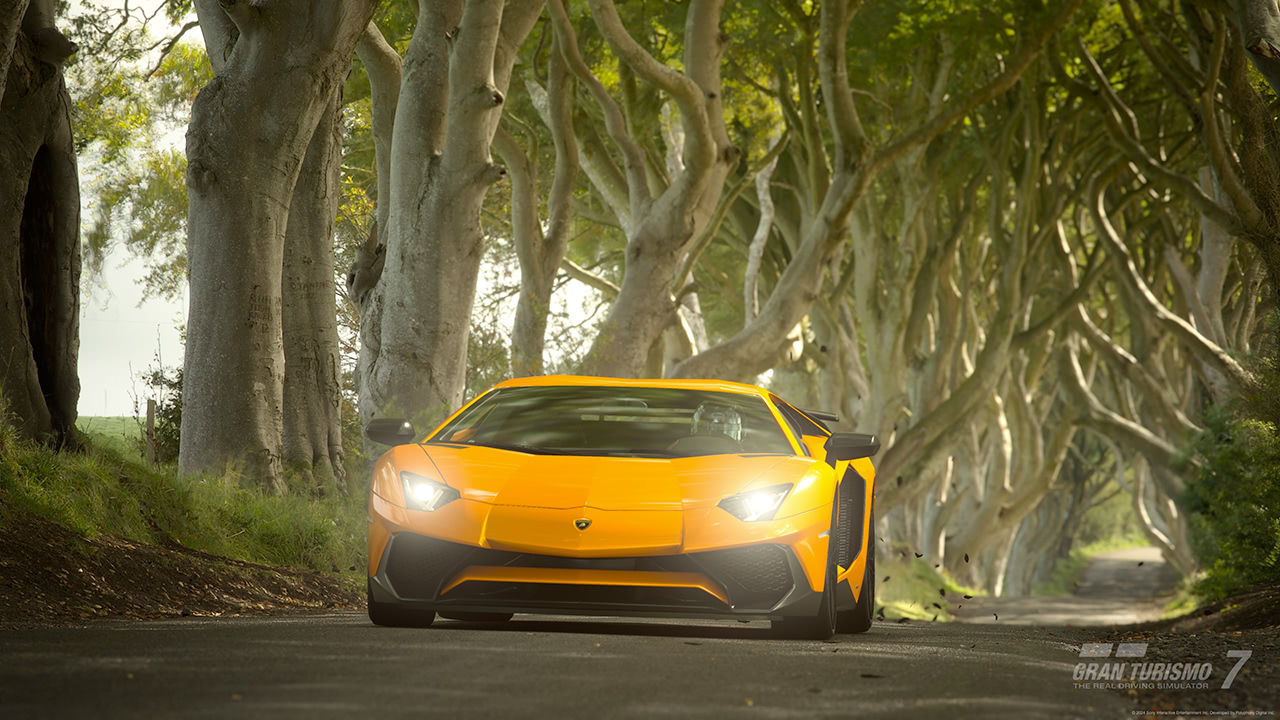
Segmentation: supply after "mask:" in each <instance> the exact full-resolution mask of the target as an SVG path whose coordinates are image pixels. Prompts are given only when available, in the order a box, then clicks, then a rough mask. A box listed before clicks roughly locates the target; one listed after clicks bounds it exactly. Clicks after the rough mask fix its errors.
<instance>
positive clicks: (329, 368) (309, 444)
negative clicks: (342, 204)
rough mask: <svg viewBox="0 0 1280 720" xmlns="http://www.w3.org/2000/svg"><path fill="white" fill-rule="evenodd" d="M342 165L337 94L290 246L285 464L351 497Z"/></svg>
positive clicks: (303, 189) (293, 221) (289, 232)
mask: <svg viewBox="0 0 1280 720" xmlns="http://www.w3.org/2000/svg"><path fill="white" fill-rule="evenodd" d="M341 164H342V92H341V89H339V90H337V91H336V92H334V93H333V94H332V95H331V97H330V100H329V106H328V108H326V109H325V112H324V115H322V116H321V118H320V123H319V125H317V126H316V131H315V134H314V135H313V136H312V137H311V144H310V145H309V146H308V147H307V155H306V158H305V159H304V160H303V162H302V171H301V174H300V175H299V176H298V183H297V185H295V186H294V190H293V204H292V205H291V206H290V207H289V226H288V228H287V229H286V231H285V241H284V272H283V285H284V304H283V312H282V317H281V324H282V337H283V341H284V396H283V397H284V423H283V429H284V434H283V451H284V463H285V467H286V468H289V469H292V470H294V471H295V472H297V473H299V474H300V475H301V476H302V478H303V481H304V486H305V487H307V488H309V489H311V490H312V491H313V492H315V491H321V492H324V491H330V490H337V491H338V492H343V493H345V492H346V469H345V468H344V466H343V464H342V455H343V452H342V367H341V363H340V361H339V359H340V351H339V349H338V318H337V312H336V308H335V304H334V298H335V297H336V288H335V287H334V280H333V277H334V276H333V225H334V220H335V218H336V217H337V214H338V204H339V196H340V192H341V191H340V188H339V181H340V178H339V172H338V171H339V170H340V168H341Z"/></svg>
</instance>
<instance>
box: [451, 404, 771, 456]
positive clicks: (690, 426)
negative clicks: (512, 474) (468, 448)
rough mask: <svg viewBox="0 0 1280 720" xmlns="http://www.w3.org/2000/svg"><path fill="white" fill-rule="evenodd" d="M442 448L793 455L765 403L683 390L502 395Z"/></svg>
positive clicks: (474, 411) (464, 421) (467, 415)
mask: <svg viewBox="0 0 1280 720" xmlns="http://www.w3.org/2000/svg"><path fill="white" fill-rule="evenodd" d="M442 441H445V442H457V443H466V444H474V445H488V446H491V447H498V448H504V449H508V450H517V451H520V452H529V453H542V454H563V455H610V456H619V457H692V456H695V455H721V454H732V453H783V454H786V455H793V454H795V453H794V451H793V450H792V448H791V444H790V443H789V442H788V441H787V438H786V435H784V434H783V432H782V428H781V427H779V425H778V422H777V420H776V419H775V418H774V416H773V414H772V413H770V412H769V408H768V406H766V405H765V402H764V400H763V399H762V398H760V397H757V396H754V395H742V394H739V393H726V392H712V391H706V390H683V389H678V388H646V387H515V388H502V389H500V390H495V391H493V392H491V393H489V394H488V395H486V396H484V397H482V398H481V399H480V400H479V401H477V402H476V403H475V404H473V405H472V406H471V407H469V408H467V410H466V411H465V412H463V413H462V414H461V415H459V416H458V417H457V418H455V419H454V420H453V421H452V422H450V423H449V424H448V425H446V426H445V427H443V428H441V429H440V431H439V432H437V433H436V434H435V435H433V436H432V437H431V439H430V440H428V442H442Z"/></svg>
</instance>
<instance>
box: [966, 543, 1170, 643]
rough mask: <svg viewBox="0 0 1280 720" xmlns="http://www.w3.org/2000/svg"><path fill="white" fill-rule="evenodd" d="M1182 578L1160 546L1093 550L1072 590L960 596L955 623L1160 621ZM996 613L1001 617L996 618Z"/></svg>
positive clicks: (1082, 624)
mask: <svg viewBox="0 0 1280 720" xmlns="http://www.w3.org/2000/svg"><path fill="white" fill-rule="evenodd" d="M1177 582H1178V574H1177V572H1175V571H1174V570H1173V568H1171V567H1169V566H1168V565H1167V564H1166V563H1165V561H1164V557H1163V556H1162V555H1161V554H1160V550H1159V549H1157V548H1153V547H1136V548H1127V549H1125V550H1110V551H1107V552H1103V553H1099V554H1097V555H1095V556H1094V557H1093V558H1092V560H1091V561H1090V563H1089V565H1088V566H1087V567H1085V569H1084V571H1083V572H1082V573H1080V580H1079V584H1078V585H1077V586H1076V591H1075V594H1074V595H1069V596H1064V597H1045V596H1030V597H1027V596H1024V597H1012V598H1004V597H978V598H973V599H972V600H956V601H955V602H958V603H961V604H962V605H963V607H961V608H959V609H957V610H952V615H953V616H954V617H955V619H956V622H962V623H999V624H1003V625H1070V626H1075V627H1104V626H1114V625H1130V624H1134V623H1140V622H1147V621H1149V620H1158V619H1160V617H1161V615H1163V613H1164V604H1165V602H1166V601H1168V599H1169V598H1168V595H1169V594H1170V593H1172V592H1173V590H1174V588H1175V587H1176V585H1177ZM997 618H998V619H997Z"/></svg>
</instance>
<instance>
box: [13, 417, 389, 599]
mask: <svg viewBox="0 0 1280 720" xmlns="http://www.w3.org/2000/svg"><path fill="white" fill-rule="evenodd" d="M80 428H81V430H82V431H83V433H84V438H85V441H86V445H87V447H86V449H85V451H84V452H80V453H70V452H68V453H59V452H54V451H51V450H49V449H47V448H45V447H42V446H39V445H37V444H35V443H30V442H26V441H23V440H22V439H20V438H19V437H18V436H17V434H16V433H15V432H14V431H13V430H12V429H11V428H9V427H8V426H6V425H4V424H3V423H0V497H2V498H3V500H2V501H0V523H6V522H10V521H12V520H14V519H16V517H15V516H16V514H21V513H31V514H34V515H38V516H40V517H43V518H46V519H48V520H51V521H53V522H55V523H58V524H59V525H63V526H66V527H68V528H70V529H72V530H73V531H75V532H76V533H79V534H80V535H83V536H86V537H97V536H98V535H111V536H116V537H120V538H125V539H128V540H133V541H135V542H140V543H146V544H151V545H159V546H166V545H173V544H175V543H176V544H179V545H182V546H185V547H187V548H190V549H193V550H199V551H202V552H206V553H210V554H214V555H220V556H224V557H229V558H233V559H237V560H244V561H247V562H254V563H262V564H267V565H279V566H286V567H293V568H298V569H308V570H319V571H324V572H333V571H340V572H342V573H343V574H344V575H348V576H349V577H350V579H351V583H352V584H356V583H358V582H359V578H360V577H361V576H362V572H361V571H362V568H363V564H364V544H365V522H364V496H363V493H362V491H361V490H360V487H361V483H360V481H359V480H358V479H357V480H355V481H354V482H353V483H352V485H353V487H354V488H355V490H354V491H353V492H352V493H351V494H350V495H349V496H347V497H328V498H320V499H313V498H302V497H283V498H282V497H275V496H271V495H267V494H265V493H263V492H261V491H259V490H256V489H246V488H243V487H240V486H239V483H238V482H237V480H236V479H235V478H234V477H202V478H179V477H178V476H177V473H176V471H175V468H174V467H172V466H167V467H166V466H161V467H157V468H152V467H148V466H146V465H145V464H144V463H143V462H142V459H141V457H140V455H139V453H138V445H137V443H136V437H137V433H138V429H137V424H136V421H134V420H133V419H132V418H86V419H85V421H84V422H82V423H80ZM352 476H353V477H354V478H359V477H360V475H359V474H358V473H355V472H353V473H352Z"/></svg>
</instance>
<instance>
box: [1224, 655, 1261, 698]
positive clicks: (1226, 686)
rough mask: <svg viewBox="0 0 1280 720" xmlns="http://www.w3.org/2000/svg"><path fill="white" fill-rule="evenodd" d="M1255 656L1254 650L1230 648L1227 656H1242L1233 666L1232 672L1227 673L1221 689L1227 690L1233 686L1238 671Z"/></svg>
mask: <svg viewBox="0 0 1280 720" xmlns="http://www.w3.org/2000/svg"><path fill="white" fill-rule="evenodd" d="M1252 656H1253V651H1252V650H1228V651H1227V657H1229V658H1240V659H1239V660H1237V661H1236V666H1235V667H1233V668H1231V672H1229V673H1227V679H1226V680H1223V681H1222V687H1221V688H1219V689H1220V690H1227V689H1229V688H1230V687H1231V683H1232V682H1233V681H1234V680H1235V679H1236V673H1238V672H1240V668H1242V667H1244V664H1245V663H1247V662H1249V658H1250V657H1252Z"/></svg>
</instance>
